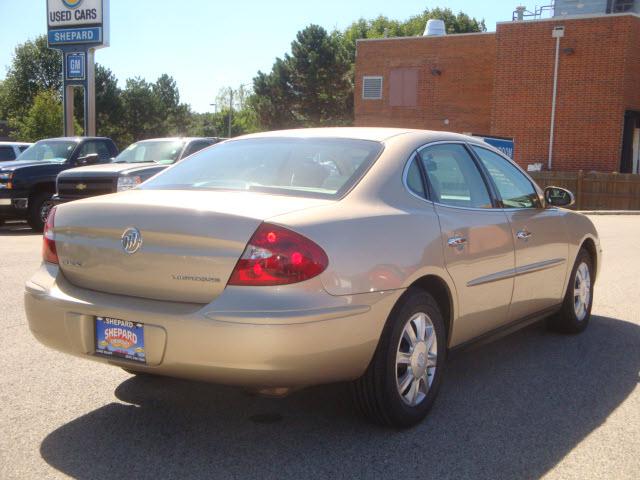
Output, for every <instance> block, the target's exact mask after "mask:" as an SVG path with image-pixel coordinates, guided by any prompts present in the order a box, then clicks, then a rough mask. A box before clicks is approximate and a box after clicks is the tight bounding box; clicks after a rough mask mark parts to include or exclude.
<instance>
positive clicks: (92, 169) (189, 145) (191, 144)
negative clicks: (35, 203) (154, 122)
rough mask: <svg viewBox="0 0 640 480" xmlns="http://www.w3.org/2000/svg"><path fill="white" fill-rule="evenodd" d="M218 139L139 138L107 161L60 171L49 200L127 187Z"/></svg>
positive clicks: (63, 201)
mask: <svg viewBox="0 0 640 480" xmlns="http://www.w3.org/2000/svg"><path fill="white" fill-rule="evenodd" d="M221 140H223V139H221V138H214V137H178V138H155V139H150V140H141V141H139V142H136V143H133V144H131V145H129V146H128V147H127V148H126V149H125V150H123V151H122V152H121V153H120V155H118V156H117V157H116V158H115V159H113V161H112V162H111V163H108V164H106V165H92V166H88V167H80V168H73V169H71V170H66V171H64V172H62V173H60V175H58V180H57V187H56V195H55V196H54V197H53V203H54V204H55V205H57V204H60V203H65V202H69V201H72V200H79V199H82V198H87V197H93V196H95V195H104V194H107V193H116V192H121V191H123V190H129V189H131V188H134V187H136V186H137V185H139V184H140V183H142V182H144V181H145V180H147V179H149V178H151V177H152V176H154V175H155V174H156V173H158V172H161V171H162V170H164V169H165V168H167V167H169V166H170V165H171V164H173V163H175V162H178V161H180V160H182V159H183V158H185V157H188V156H189V155H191V154H193V153H195V152H197V151H199V150H202V149H203V148H206V147H209V146H211V145H213V144H215V143H218V142H220V141H221Z"/></svg>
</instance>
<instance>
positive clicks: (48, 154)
mask: <svg viewBox="0 0 640 480" xmlns="http://www.w3.org/2000/svg"><path fill="white" fill-rule="evenodd" d="M76 145H77V144H76V142H68V141H65V140H41V141H39V142H36V143H34V144H33V145H31V146H30V147H29V148H27V149H26V150H25V151H24V152H22V153H21V154H20V155H19V156H18V160H31V161H38V160H48V161H56V162H65V161H67V160H68V159H69V157H71V154H72V153H73V151H74V150H75V148H76Z"/></svg>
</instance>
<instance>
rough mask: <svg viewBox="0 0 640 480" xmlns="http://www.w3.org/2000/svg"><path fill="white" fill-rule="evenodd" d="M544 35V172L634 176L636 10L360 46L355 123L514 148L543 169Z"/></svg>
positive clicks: (638, 120) (639, 120)
mask: <svg viewBox="0 0 640 480" xmlns="http://www.w3.org/2000/svg"><path fill="white" fill-rule="evenodd" d="M562 3H567V4H571V5H573V4H575V2H570V1H568V0H565V1H564V2H559V1H558V2H556V12H559V10H558V6H559V4H562ZM592 3H593V2H592ZM602 3H603V4H609V3H612V2H611V1H603V2H602ZM616 4H617V2H616ZM587 6H590V4H589V2H587ZM635 6H636V5H634V3H633V2H631V8H635ZM603 8H604V7H603ZM603 12H604V10H603ZM572 13H573V12H572ZM558 27H563V29H558ZM554 31H558V32H561V33H560V35H561V38H560V39H559V48H558V56H557V58H558V69H557V89H556V92H557V93H556V112H555V121H554V122H553V124H554V140H553V148H552V169H553V170H578V169H584V170H598V171H609V172H611V171H621V172H633V173H640V172H639V163H640V15H638V14H636V13H635V12H634V10H630V11H628V12H627V13H612V14H604V13H603V14H596V15H592V14H589V15H560V14H558V15H557V16H555V17H553V18H549V19H544V20H539V19H538V20H525V21H513V22H503V23H499V24H498V25H497V28H496V31H495V32H491V33H474V34H459V35H446V36H424V37H408V38H389V39H375V40H362V41H359V42H358V45H357V55H356V95H355V97H356V98H355V122H356V125H360V126H383V125H384V126H400V127H411V128H425V129H433V130H451V131H455V132H465V133H474V134H479V135H491V136H497V137H507V138H512V139H513V140H514V143H515V151H514V158H515V160H516V161H517V162H518V163H520V164H521V165H523V166H524V167H525V168H526V167H527V166H528V165H530V164H535V163H542V164H543V165H544V168H548V163H549V162H548V161H549V145H550V133H551V123H552V122H551V111H552V103H553V102H552V97H553V79H554V72H555V71H556V69H555V60H556V42H558V40H557V39H556V38H554V37H553V36H552V32H554ZM556 35H557V34H556Z"/></svg>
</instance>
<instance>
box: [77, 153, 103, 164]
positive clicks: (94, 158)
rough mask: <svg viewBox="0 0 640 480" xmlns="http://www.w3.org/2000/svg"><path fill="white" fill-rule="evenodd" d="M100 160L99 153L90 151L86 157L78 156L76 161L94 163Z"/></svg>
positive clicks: (78, 162)
mask: <svg viewBox="0 0 640 480" xmlns="http://www.w3.org/2000/svg"><path fill="white" fill-rule="evenodd" d="M98 161H100V156H99V155H98V154H97V153H90V154H89V155H85V156H84V157H78V160H76V163H77V164H78V165H94V164H96V163H98Z"/></svg>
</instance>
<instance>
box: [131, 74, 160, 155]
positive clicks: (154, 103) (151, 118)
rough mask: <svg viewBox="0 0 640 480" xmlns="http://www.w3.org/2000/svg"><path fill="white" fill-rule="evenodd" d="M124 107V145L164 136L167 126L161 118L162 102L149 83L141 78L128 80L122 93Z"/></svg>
mask: <svg viewBox="0 0 640 480" xmlns="http://www.w3.org/2000/svg"><path fill="white" fill-rule="evenodd" d="M122 106H123V116H122V126H123V129H124V132H125V133H124V136H123V137H124V138H123V140H125V142H124V143H132V142H134V141H137V140H143V139H145V138H153V137H160V136H163V135H164V133H165V126H164V119H163V118H162V117H161V116H160V102H159V100H158V98H157V97H156V96H155V95H154V93H153V87H152V85H151V84H150V83H149V82H147V81H146V80H144V79H142V78H139V77H136V78H130V79H128V80H127V82H126V85H125V88H124V90H123V91H122Z"/></svg>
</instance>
